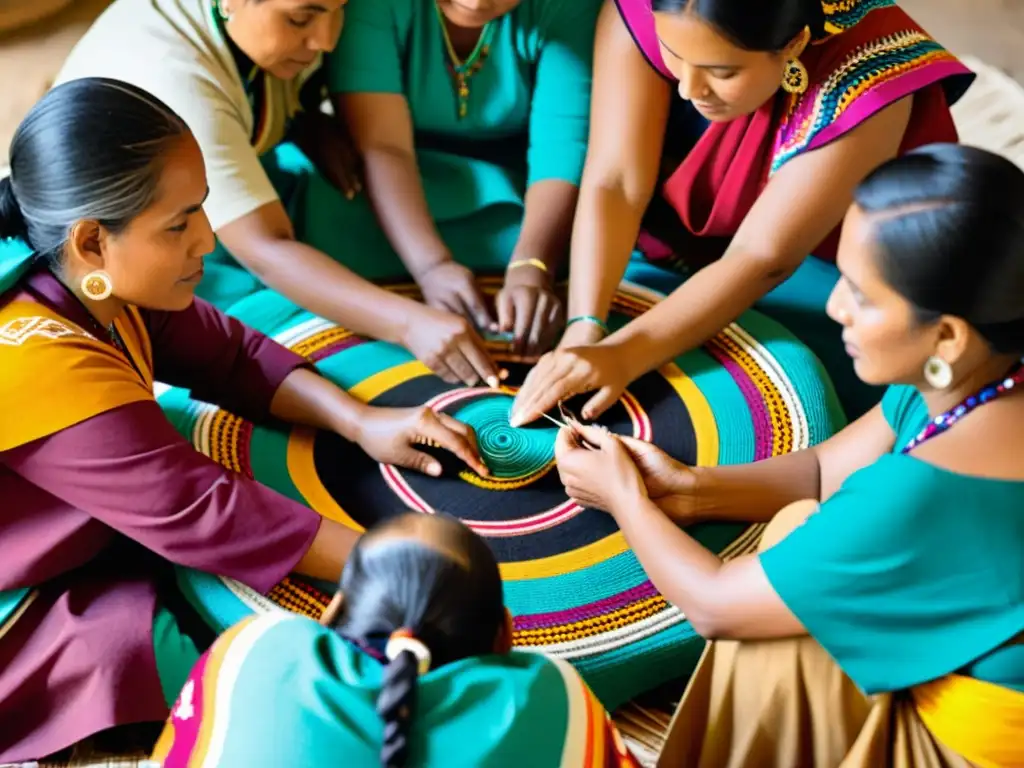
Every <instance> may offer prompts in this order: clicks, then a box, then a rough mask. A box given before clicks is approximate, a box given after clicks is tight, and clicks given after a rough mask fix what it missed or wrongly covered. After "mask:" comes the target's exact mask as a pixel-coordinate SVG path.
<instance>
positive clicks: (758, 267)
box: [602, 256, 785, 379]
mask: <svg viewBox="0 0 1024 768" xmlns="http://www.w3.org/2000/svg"><path fill="white" fill-rule="evenodd" d="M784 278H785V275H784V274H781V273H780V272H779V271H775V270H773V269H771V268H768V267H766V266H764V265H763V263H762V262H761V261H760V260H757V259H752V258H746V257H744V256H726V257H724V258H722V259H719V260H718V261H716V262H713V263H712V264H709V265H708V266H706V267H705V268H704V269H702V270H700V271H699V272H697V273H696V274H695V275H694V276H693V277H691V278H690V279H689V280H687V281H686V282H685V283H683V284H682V285H681V286H679V288H677V289H676V290H675V291H673V292H672V293H671V294H670V295H669V296H668V297H667V298H666V299H665V300H664V301H662V302H660V303H658V304H657V305H656V306H654V307H652V308H651V309H650V310H648V311H647V312H645V313H644V314H643V315H641V316H640V317H639V318H637V319H636V320H634V321H632V322H631V323H629V324H628V325H626V326H625V327H623V328H621V329H620V330H618V331H617V332H615V333H614V334H612V335H611V336H609V337H608V338H607V339H605V340H604V341H603V342H602V343H604V344H610V345H616V346H619V347H622V348H623V349H627V350H628V354H626V355H624V356H623V357H624V359H626V360H628V362H629V364H630V370H631V379H635V378H637V377H639V376H641V375H642V374H644V373H647V372H648V371H651V370H654V369H655V368H658V367H659V366H661V365H663V364H664V363H666V362H669V361H670V360H672V359H674V358H675V357H677V356H678V355H680V354H682V353H683V352H688V351H689V350H691V349H695V348H697V347H698V346H700V345H701V344H703V343H704V342H705V341H707V340H708V339H710V338H711V337H713V336H714V335H715V334H717V333H718V332H719V331H721V330H722V329H723V328H725V327H726V326H727V325H728V324H729V323H731V322H732V321H733V320H735V319H736V318H737V317H739V316H740V315H741V314H742V313H743V312H744V311H746V310H747V309H749V308H750V307H751V306H753V304H754V302H755V301H757V300H758V299H759V298H761V297H762V296H764V295H765V294H766V293H768V291H770V290H771V289H772V288H774V287H775V286H776V285H778V283H779V282H780V281H781V280H783V279H784Z"/></svg>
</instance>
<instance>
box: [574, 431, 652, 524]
mask: <svg viewBox="0 0 1024 768" xmlns="http://www.w3.org/2000/svg"><path fill="white" fill-rule="evenodd" d="M581 436H582V437H583V438H584V439H585V440H586V441H587V443H589V444H590V446H592V447H590V448H587V447H584V446H583V445H582V444H581V442H580V437H581ZM555 461H556V463H557V465H558V476H559V477H560V478H561V479H562V484H563V485H564V486H565V491H566V493H567V494H568V495H569V498H571V499H573V500H574V501H575V502H576V503H578V504H580V505H581V506H584V507H591V508H594V509H603V510H604V511H606V512H610V513H611V514H612V515H617V514H619V513H622V512H627V511H628V510H629V509H631V508H633V507H634V506H635V505H636V503H637V502H638V501H639V500H641V499H643V498H646V497H647V488H646V487H645V486H644V481H643V477H642V476H641V473H640V470H639V468H638V467H637V464H636V461H635V460H634V458H633V455H632V454H631V453H630V452H629V451H628V450H627V449H626V446H625V445H624V444H623V442H622V440H620V439H619V437H618V436H617V435H613V434H612V433H611V432H609V431H608V430H606V429H604V428H603V427H593V426H582V425H579V426H577V427H575V428H571V427H563V428H562V429H561V430H559V432H558V437H557V439H556V440H555Z"/></svg>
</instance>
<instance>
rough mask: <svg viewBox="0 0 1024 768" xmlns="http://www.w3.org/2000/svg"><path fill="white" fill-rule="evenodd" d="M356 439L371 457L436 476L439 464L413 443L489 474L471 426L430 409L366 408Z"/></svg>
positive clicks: (478, 472)
mask: <svg viewBox="0 0 1024 768" xmlns="http://www.w3.org/2000/svg"><path fill="white" fill-rule="evenodd" d="M356 442H357V443H358V444H359V446H360V447H361V448H362V449H363V450H364V451H366V453H367V454H369V455H370V457H371V458H373V459H376V460H377V461H379V462H381V463H384V464H396V465H398V466H400V467H408V468H410V469H415V470H417V471H418V472H423V473H424V474H427V475H432V476H434V477H437V476H438V475H440V474H441V463H440V462H439V461H438V460H437V459H436V458H434V457H433V456H431V455H430V454H428V453H424V452H423V451H421V450H419V449H418V448H417V446H421V445H435V446H439V447H441V448H444V449H445V450H447V451H450V452H451V453H453V454H455V455H456V456H457V457H458V458H460V459H461V460H462V461H464V462H465V463H466V464H467V465H468V466H469V467H470V469H472V470H473V471H474V472H476V473H477V474H478V475H488V474H490V472H489V470H488V469H487V466H486V465H485V464H484V463H483V460H482V459H481V458H480V453H479V450H478V449H477V444H476V435H475V434H474V433H473V429H472V428H471V427H469V426H468V425H466V424H463V423H462V422H461V421H456V420H455V419H453V418H452V417H451V416H449V415H448V414H446V413H435V412H434V411H432V410H431V409H430V408H426V407H423V406H421V407H417V408H374V407H370V408H367V409H366V411H365V412H364V413H363V414H362V417H361V418H360V420H359V424H358V435H357V439H356Z"/></svg>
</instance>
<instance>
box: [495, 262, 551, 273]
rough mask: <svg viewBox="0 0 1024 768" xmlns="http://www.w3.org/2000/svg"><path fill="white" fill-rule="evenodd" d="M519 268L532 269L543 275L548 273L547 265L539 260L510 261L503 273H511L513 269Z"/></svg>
mask: <svg viewBox="0 0 1024 768" xmlns="http://www.w3.org/2000/svg"><path fill="white" fill-rule="evenodd" d="M519 267H534V268H536V269H539V270H540V271H541V272H543V273H544V274H545V275H546V274H547V273H548V265H547V264H545V263H544V262H543V261H541V260H540V259H516V260H515V261H510V262H509V263H508V267H507V268H506V269H505V271H506V272H511V271H512V270H513V269H519Z"/></svg>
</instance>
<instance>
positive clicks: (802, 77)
mask: <svg viewBox="0 0 1024 768" xmlns="http://www.w3.org/2000/svg"><path fill="white" fill-rule="evenodd" d="M809 84H810V76H809V75H808V74H807V67H805V66H804V65H803V62H801V61H800V59H790V60H789V61H787V62H786V69H785V70H783V72H782V90H784V91H785V92H786V93H795V94H801V93H803V92H804V91H806V90H807V86H808V85H809Z"/></svg>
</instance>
